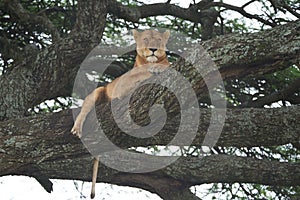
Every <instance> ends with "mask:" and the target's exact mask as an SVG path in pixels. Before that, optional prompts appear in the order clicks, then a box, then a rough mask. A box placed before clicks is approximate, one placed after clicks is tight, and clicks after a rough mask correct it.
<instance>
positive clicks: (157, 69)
mask: <svg viewBox="0 0 300 200" xmlns="http://www.w3.org/2000/svg"><path fill="white" fill-rule="evenodd" d="M166 68H167V66H165V65H161V64H153V65H151V66H150V67H149V68H148V71H149V72H150V73H152V74H160V73H162V72H163V71H164V70H165V69H166Z"/></svg>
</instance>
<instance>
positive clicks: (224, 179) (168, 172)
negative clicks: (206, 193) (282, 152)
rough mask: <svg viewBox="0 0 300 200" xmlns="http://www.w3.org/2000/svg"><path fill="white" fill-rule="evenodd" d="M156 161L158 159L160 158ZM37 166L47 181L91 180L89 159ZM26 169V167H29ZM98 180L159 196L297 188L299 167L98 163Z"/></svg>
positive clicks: (211, 159)
mask: <svg viewBox="0 0 300 200" xmlns="http://www.w3.org/2000/svg"><path fill="white" fill-rule="evenodd" d="M156 158H157V159H161V158H162V157H160V158H159V157H156ZM126 159H127V158H126V156H125V157H122V155H120V157H118V158H112V160H115V161H117V162H120V165H121V164H122V162H123V160H125V161H126ZM140 164H141V165H142V164H143V163H140ZM39 166H40V170H41V171H42V172H43V173H44V174H45V175H47V176H48V177H50V178H55V179H75V180H84V181H90V179H91V168H92V166H91V159H90V158H73V159H59V160H45V161H44V162H41V163H40V164H39ZM27 168H30V165H29V166H27ZM25 169H26V167H24V168H23V171H24V170H25ZM23 171H21V172H20V171H19V170H16V171H14V172H13V174H23V173H24V172H23ZM25 171H26V170H25ZM98 181H99V182H106V183H112V184H117V185H125V186H133V187H139V188H143V189H146V190H148V191H151V192H155V193H157V194H158V195H160V196H161V197H165V196H166V193H167V192H168V190H169V189H170V188H173V190H172V191H174V190H178V191H182V190H183V188H187V187H189V186H192V185H198V184H203V183H218V182H221V183H236V182H241V183H257V184H265V185H276V186H297V185H299V184H300V164H299V163H283V162H278V161H267V160H259V159H254V158H244V157H237V156H229V155H212V156H206V157H203V158H201V157H190V158H179V159H178V160H177V161H175V162H174V163H173V164H171V165H170V166H168V167H166V168H164V169H160V170H157V171H155V172H151V173H144V174H135V173H125V172H119V171H116V170H112V169H110V168H107V167H105V166H104V165H103V164H100V168H99V175H98ZM166 199H168V198H166ZM174 199H176V198H174Z"/></svg>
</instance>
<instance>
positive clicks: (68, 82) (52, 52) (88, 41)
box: [0, 0, 107, 120]
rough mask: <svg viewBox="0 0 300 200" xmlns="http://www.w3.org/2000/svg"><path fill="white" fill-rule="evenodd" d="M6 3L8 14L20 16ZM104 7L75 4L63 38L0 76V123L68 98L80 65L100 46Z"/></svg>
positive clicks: (102, 3)
mask: <svg viewBox="0 0 300 200" xmlns="http://www.w3.org/2000/svg"><path fill="white" fill-rule="evenodd" d="M8 4H9V5H10V4H12V7H11V9H12V11H11V12H16V13H17V15H21V16H23V15H22V14H24V13H22V11H23V10H22V9H21V8H19V7H17V6H14V5H15V4H16V1H8ZM17 8H19V10H18V9H17ZM106 8H107V0H104V1H96V0H88V1H78V14H77V21H76V25H75V26H74V29H73V30H72V32H71V33H70V35H69V36H68V37H67V38H59V39H57V38H56V40H55V41H53V42H54V43H53V44H52V45H51V46H50V47H48V48H46V49H44V50H43V51H41V52H39V53H38V54H36V53H34V54H33V56H35V58H34V59H27V58H24V60H23V62H22V63H20V64H18V66H15V67H14V69H13V70H12V71H11V72H10V73H9V74H8V75H5V76H1V77H0V85H1V87H0V93H1V97H0V120H3V119H9V118H14V117H22V116H24V115H26V113H27V110H28V109H29V108H31V107H32V106H35V105H37V104H39V103H41V102H43V101H45V100H47V99H53V98H56V97H59V96H70V95H71V92H72V87H73V81H74V79H75V76H76V74H77V71H78V69H79V66H80V64H81V62H82V61H83V60H84V58H85V57H86V56H87V55H88V53H89V52H90V51H91V50H92V49H93V48H94V47H95V46H96V45H98V44H99V43H100V40H101V37H102V33H103V30H104V27H105V22H106V14H107V11H106ZM20 13H21V14H20ZM21 16H20V17H21ZM30 17H32V16H30ZM29 55H30V53H29Z"/></svg>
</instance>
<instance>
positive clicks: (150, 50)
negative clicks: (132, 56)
mask: <svg viewBox="0 0 300 200" xmlns="http://www.w3.org/2000/svg"><path fill="white" fill-rule="evenodd" d="M133 36H134V39H135V41H136V46H137V47H136V51H137V58H136V64H135V67H136V66H140V65H143V64H146V63H161V64H165V65H169V62H168V59H167V54H166V44H167V42H168V39H169V37H170V32H169V31H166V32H164V33H160V32H158V31H156V30H145V31H143V32H139V31H137V30H133Z"/></svg>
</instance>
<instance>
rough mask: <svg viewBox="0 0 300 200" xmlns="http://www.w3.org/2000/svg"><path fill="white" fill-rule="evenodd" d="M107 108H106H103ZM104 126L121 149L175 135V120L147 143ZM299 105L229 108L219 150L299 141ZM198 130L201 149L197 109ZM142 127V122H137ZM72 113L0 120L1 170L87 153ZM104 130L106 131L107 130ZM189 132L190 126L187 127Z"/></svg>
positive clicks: (206, 119) (205, 114)
mask: <svg viewBox="0 0 300 200" xmlns="http://www.w3.org/2000/svg"><path fill="white" fill-rule="evenodd" d="M108 107H109V106H106V108H105V107H104V108H103V109H107V108H108ZM107 118H108V121H106V122H103V123H104V124H106V125H104V127H103V129H104V130H105V132H106V133H108V134H107V137H108V138H109V139H110V140H111V141H112V142H113V143H114V144H115V145H117V146H119V147H138V146H149V145H160V144H161V145H165V144H168V143H169V142H170V139H172V138H173V137H174V135H173V134H170V133H176V132H177V129H176V127H178V123H179V122H178V116H174V117H173V119H172V120H171V121H170V122H167V125H166V127H165V128H164V129H163V130H162V131H161V132H160V134H157V135H155V136H154V137H152V138H150V139H139V138H135V137H129V136H127V135H124V134H123V133H122V132H121V131H120V130H119V129H118V127H116V126H115V125H114V123H113V122H112V121H111V120H110V119H111V117H110V116H109V115H107ZM299 118H300V107H289V108H280V109H228V110H227V117H226V122H225V125H224V128H223V132H222V134H221V136H220V138H219V141H218V143H217V145H220V146H238V147H241V146H247V147H253V146H275V145H282V144H287V143H292V142H295V141H299V140H300V129H299V128H300V127H299V121H298V119H299ZM199 120H200V126H199V129H198V133H197V137H196V139H195V140H194V142H193V144H192V145H197V146H199V145H201V144H202V141H203V138H204V136H205V134H206V131H207V127H208V125H209V123H210V111H209V110H206V109H203V110H201V118H200V119H199ZM138 122H140V123H144V122H143V121H138ZM72 125H73V118H72V114H71V112H70V111H63V112H60V113H53V114H47V115H42V116H35V117H27V118H23V119H12V120H7V121H4V122H0V154H1V162H0V169H1V170H0V171H2V172H5V173H8V174H9V173H10V172H11V171H14V170H15V169H17V168H19V167H21V166H23V165H27V164H30V163H40V162H43V161H44V160H58V159H62V158H63V157H68V158H72V157H80V155H82V156H86V155H88V152H87V151H86V150H84V147H83V146H82V143H81V142H80V140H79V139H76V138H74V136H72V135H71V133H70V129H71V127H72ZM105 126H106V127H105ZM186 128H188V127H186Z"/></svg>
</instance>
